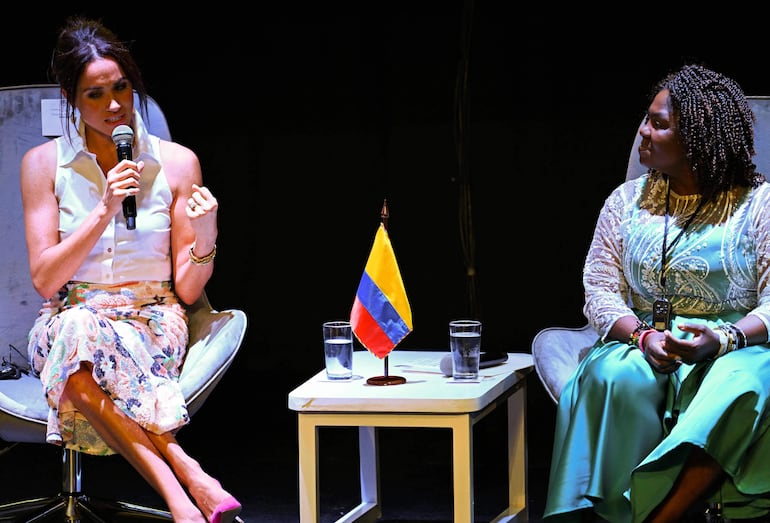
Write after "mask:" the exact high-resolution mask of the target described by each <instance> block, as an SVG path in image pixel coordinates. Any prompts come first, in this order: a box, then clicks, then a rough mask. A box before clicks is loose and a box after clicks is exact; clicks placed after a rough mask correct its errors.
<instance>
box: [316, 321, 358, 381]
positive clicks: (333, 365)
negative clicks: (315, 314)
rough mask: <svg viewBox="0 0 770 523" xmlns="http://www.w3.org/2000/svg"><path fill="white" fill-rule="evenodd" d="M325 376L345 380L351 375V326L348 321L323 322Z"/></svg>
mask: <svg viewBox="0 0 770 523" xmlns="http://www.w3.org/2000/svg"><path fill="white" fill-rule="evenodd" d="M323 335H324V358H325V363H326V377H327V378H329V379H330V380H345V379H350V378H352V377H353V328H352V327H351V325H350V322H349V321H339V320H336V321H327V322H324V324H323Z"/></svg>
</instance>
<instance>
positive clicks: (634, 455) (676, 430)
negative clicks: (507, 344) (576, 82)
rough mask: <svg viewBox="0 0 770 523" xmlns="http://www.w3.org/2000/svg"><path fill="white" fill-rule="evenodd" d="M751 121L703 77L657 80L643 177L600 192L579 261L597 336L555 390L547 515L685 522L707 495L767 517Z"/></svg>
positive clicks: (766, 370) (763, 194)
mask: <svg viewBox="0 0 770 523" xmlns="http://www.w3.org/2000/svg"><path fill="white" fill-rule="evenodd" d="M753 123H754V116H753V114H752V112H751V109H750V107H749V104H748V101H747V100H746V97H745V96H744V93H743V91H742V90H741V88H740V87H739V86H738V84H737V83H736V82H735V81H733V80H732V79H730V78H727V77H725V76H724V75H722V74H719V73H717V72H715V71H712V70H710V69H708V68H705V67H702V66H700V65H687V66H684V67H683V68H681V69H680V70H678V71H676V72H674V73H672V74H670V75H668V76H666V77H665V78H663V80H662V81H661V82H660V83H659V84H658V85H656V86H655V88H654V90H653V94H652V99H651V103H650V105H649V108H648V112H647V118H646V120H645V122H644V124H643V125H642V127H641V129H640V131H639V132H640V134H641V137H642V141H641V146H640V147H639V159H640V162H641V163H642V165H645V166H646V167H648V168H649V171H648V173H647V174H645V175H643V176H642V177H640V178H638V179H636V180H631V181H627V182H625V183H623V184H622V185H620V186H619V187H617V188H616V189H615V190H614V191H613V192H612V193H611V194H610V195H609V197H608V198H607V200H606V201H605V203H604V206H603V207H602V209H601V212H600V214H599V219H598V222H597V224H596V228H595V230H594V234H593V239H592V241H591V244H590V247H589V251H588V256H587V257H586V260H585V270H584V277H583V283H584V287H585V306H584V313H585V315H586V317H587V318H588V321H589V322H590V323H591V325H593V327H594V328H595V329H596V330H597V332H599V333H601V339H599V340H598V341H597V342H596V344H595V345H594V346H593V348H592V349H591V350H590V351H589V352H588V354H587V355H586V357H585V358H584V359H583V361H582V362H581V363H580V364H579V365H578V368H577V369H576V371H575V372H574V373H573V375H572V376H571V378H570V379H569V380H568V381H567V383H566V384H565V386H564V389H563V390H562V393H561V396H560V400H559V404H558V411H557V419H556V433H555V438H554V446H553V456H552V461H551V471H550V478H549V486H548V498H547V501H546V507H545V511H544V520H545V521H549V522H550V521H554V522H555V521H596V520H598V521H602V520H606V521H610V522H612V523H622V522H630V521H634V522H650V523H661V522H680V521H683V520H684V518H685V516H686V515H687V514H688V513H690V512H692V511H693V510H695V509H698V507H700V506H703V505H702V504H704V503H705V501H706V500H707V499H714V500H718V501H719V502H720V503H721V504H722V506H723V511H724V515H725V516H727V517H728V518H732V519H737V518H766V517H767V514H768V512H769V511H770V472H768V468H767V464H768V463H770V432H768V427H770V410H769V409H768V406H769V404H768V398H769V396H770V346H768V332H769V331H770V185H768V184H767V183H766V182H765V179H764V176H763V175H762V174H760V173H758V172H757V170H756V166H755V165H754V163H753V156H754V153H755V151H754V129H753ZM629 304H630V305H629ZM763 520H764V519H763Z"/></svg>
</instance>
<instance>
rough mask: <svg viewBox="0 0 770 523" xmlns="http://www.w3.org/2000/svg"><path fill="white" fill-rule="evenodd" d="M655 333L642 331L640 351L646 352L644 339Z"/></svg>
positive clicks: (649, 330) (651, 330)
mask: <svg viewBox="0 0 770 523" xmlns="http://www.w3.org/2000/svg"><path fill="white" fill-rule="evenodd" d="M653 332H655V330H653V329H645V330H643V331H642V333H641V334H640V335H639V350H640V351H642V352H644V339H645V338H646V337H647V336H648V335H650V334H652V333H653Z"/></svg>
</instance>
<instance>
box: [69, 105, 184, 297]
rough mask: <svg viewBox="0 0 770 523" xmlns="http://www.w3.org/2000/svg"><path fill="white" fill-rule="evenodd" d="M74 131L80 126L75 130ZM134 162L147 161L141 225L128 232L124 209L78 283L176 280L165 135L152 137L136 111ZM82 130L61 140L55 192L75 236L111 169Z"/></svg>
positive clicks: (139, 215)
mask: <svg viewBox="0 0 770 523" xmlns="http://www.w3.org/2000/svg"><path fill="white" fill-rule="evenodd" d="M73 131H74V130H73ZM134 133H135V134H134V147H133V150H134V155H133V157H134V160H136V161H139V160H142V161H144V169H143V170H142V179H141V192H140V193H139V194H137V196H136V210H137V212H136V214H137V216H136V229H134V230H128V229H127V228H126V222H125V219H124V218H123V214H122V213H121V212H118V213H116V214H115V216H114V217H113V219H112V222H111V223H110V224H109V225H108V226H107V228H106V229H105V230H104V232H103V233H102V236H101V238H99V240H98V241H97V242H96V245H95V246H94V248H93V249H92V250H91V252H90V254H89V255H88V258H87V259H86V260H85V262H84V263H83V264H82V265H81V266H80V268H79V269H78V270H77V272H76V273H75V274H74V275H73V277H72V280H73V281H83V282H92V283H121V282H132V281H142V280H145V281H169V280H171V267H172V265H171V215H170V209H171V202H172V194H171V189H170V187H169V185H168V182H167V180H166V176H165V173H164V171H163V167H162V165H161V163H160V138H158V137H157V136H154V135H150V134H149V133H148V131H147V128H146V126H145V124H144V121H143V120H142V118H141V116H140V115H139V112H138V111H134ZM84 137H85V131H84V125H83V123H82V122H80V124H79V126H78V132H77V134H75V133H74V132H73V133H71V139H70V138H68V137H67V136H66V135H65V136H60V137H58V138H56V144H57V155H58V156H57V158H58V165H57V168H56V181H55V188H54V191H55V194H56V197H57V198H58V200H59V234H60V236H61V238H62V239H64V238H67V237H68V236H69V235H71V234H72V233H73V232H74V231H75V230H76V229H77V228H78V227H79V226H80V224H81V223H82V221H83V219H84V218H85V217H86V216H87V215H88V213H89V212H91V210H92V209H93V208H94V207H95V206H96V205H97V204H98V203H99V201H100V200H101V198H102V195H103V194H104V191H105V188H106V183H107V180H106V177H105V173H103V172H102V170H101V168H100V167H99V164H98V163H97V162H96V156H95V155H94V154H93V153H91V152H89V151H88V150H87V149H86V147H85V144H84Z"/></svg>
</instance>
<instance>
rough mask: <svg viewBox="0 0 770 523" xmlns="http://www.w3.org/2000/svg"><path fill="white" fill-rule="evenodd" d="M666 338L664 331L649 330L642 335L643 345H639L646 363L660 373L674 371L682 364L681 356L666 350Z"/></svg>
mask: <svg viewBox="0 0 770 523" xmlns="http://www.w3.org/2000/svg"><path fill="white" fill-rule="evenodd" d="M669 335H670V334H669ZM666 339H667V336H666V333H665V332H659V331H654V332H650V333H649V334H647V335H646V336H645V337H644V347H641V349H642V350H643V351H644V357H645V359H646V360H647V363H649V364H650V366H651V367H652V368H653V369H654V370H656V371H657V372H660V373H661V374H671V373H673V372H676V370H677V369H678V368H679V366H680V365H681V364H682V358H681V356H679V355H678V354H673V353H669V352H668V351H666Z"/></svg>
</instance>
